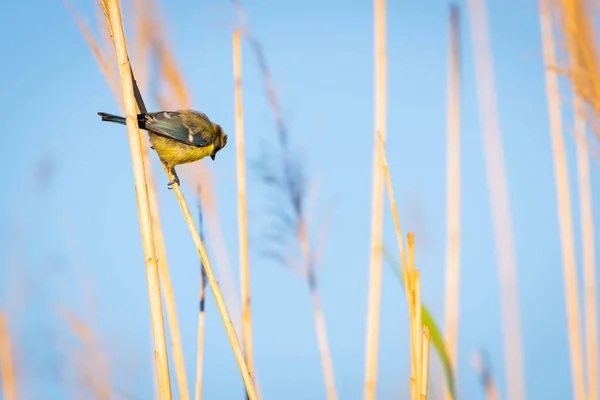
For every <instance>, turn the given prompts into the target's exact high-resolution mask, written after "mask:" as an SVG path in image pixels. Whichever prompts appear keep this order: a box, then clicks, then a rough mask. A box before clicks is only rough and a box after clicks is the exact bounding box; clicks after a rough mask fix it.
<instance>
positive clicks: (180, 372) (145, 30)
mask: <svg viewBox="0 0 600 400" xmlns="http://www.w3.org/2000/svg"><path fill="white" fill-rule="evenodd" d="M141 3H143V1H136V3H135V7H136V13H135V14H136V15H138V18H137V19H136V22H137V26H136V28H137V30H138V32H137V37H136V44H137V46H136V49H137V50H138V52H137V53H138V57H139V58H140V59H141V60H143V57H145V56H147V53H148V47H149V46H148V44H147V42H148V41H149V40H150V37H149V35H150V32H149V26H150V25H152V24H151V22H152V21H149V20H148V18H149V16H148V15H149V11H150V10H149V9H148V7H144V4H141ZM65 4H66V5H67V8H68V9H69V11H70V12H71V14H72V16H73V18H74V19H75V21H76V22H77V24H78V25H79V27H80V29H81V31H82V33H83V35H84V37H85V38H86V41H87V42H88V45H89V46H90V48H91V49H92V52H93V54H94V56H95V58H96V60H97V62H98V64H99V66H100V69H101V71H102V72H103V74H104V77H105V79H106V81H107V83H108V84H109V86H110V88H111V90H112V91H113V94H114V95H115V99H116V100H117V102H118V103H119V105H120V108H121V109H123V99H122V97H120V96H119V95H118V94H117V93H118V90H119V89H118V80H117V76H116V74H115V71H114V69H113V68H111V67H110V63H109V62H108V58H109V57H108V56H107V55H106V54H105V53H104V52H103V51H102V50H101V46H100V45H99V44H98V42H97V41H96V40H95V39H94V37H93V35H92V34H91V32H90V30H89V28H88V27H87V25H86V24H85V23H84V22H83V20H82V19H81V18H80V17H79V16H78V15H77V14H76V13H75V12H74V11H73V10H72V9H71V7H70V5H69V3H68V1H65ZM102 26H104V25H102ZM138 47H139V48H138ZM141 60H140V61H141ZM142 64H144V63H143V62H142ZM142 82H145V78H142ZM135 88H136V83H135V81H134V91H135ZM138 92H139V90H138ZM136 100H137V106H138V107H139V110H140V112H146V111H147V110H146V107H145V105H144V102H143V100H142V99H141V96H139V97H138V96H136ZM141 145H142V154H143V160H144V168H145V171H146V182H147V188H148V199H149V201H150V212H151V215H152V226H153V232H154V238H155V246H156V256H157V259H158V267H159V271H160V277H161V286H162V289H163V292H164V296H165V305H166V309H167V318H168V324H169V330H170V332H171V336H172V341H171V343H172V346H173V361H174V364H175V375H176V379H177V384H178V388H179V393H180V397H181V399H182V400H186V399H188V398H189V393H188V386H187V378H186V372H185V361H184V357H183V349H182V345H181V335H180V332H179V324H178V322H177V321H178V320H177V312H176V305H175V295H174V291H173V287H172V285H171V278H170V274H169V267H168V262H167V256H166V249H165V245H164V238H163V234H162V226H161V223H160V213H159V206H158V201H157V196H156V192H155V189H154V180H153V179H152V171H151V168H150V163H149V161H148V158H147V157H148V148H149V146H148V143H147V141H146V140H141Z"/></svg>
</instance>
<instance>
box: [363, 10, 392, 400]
mask: <svg viewBox="0 0 600 400" xmlns="http://www.w3.org/2000/svg"><path fill="white" fill-rule="evenodd" d="M373 6H374V25H375V32H374V33H375V38H374V41H375V42H374V47H375V54H374V56H375V138H374V139H375V143H374V146H373V178H372V179H373V183H372V185H373V187H372V210H371V259H370V265H369V298H368V304H367V327H366V328H367V329H366V330H367V332H366V349H365V353H366V354H365V387H364V398H365V400H375V398H376V393H377V363H378V358H379V357H378V353H379V320H380V309H381V280H382V271H381V269H382V265H381V261H382V260H381V249H382V231H383V180H382V176H381V169H380V168H381V161H380V155H379V154H380V152H379V150H378V148H379V146H378V145H377V141H378V139H377V135H378V134H381V136H382V138H383V140H385V137H386V119H387V118H386V98H387V94H386V90H387V83H386V82H387V76H386V75H387V67H386V64H387V55H386V15H385V13H386V10H385V0H373Z"/></svg>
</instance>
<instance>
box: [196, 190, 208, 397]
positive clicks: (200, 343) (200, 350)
mask: <svg viewBox="0 0 600 400" xmlns="http://www.w3.org/2000/svg"><path fill="white" fill-rule="evenodd" d="M198 190H200V187H198ZM198 229H199V230H200V238H201V239H202V240H204V235H203V234H202V233H203V231H204V230H203V228H202V206H201V205H200V203H199V202H198ZM205 300H206V272H205V271H204V266H203V265H202V263H200V309H199V311H198V336H197V342H196V343H197V350H196V353H197V355H196V397H195V398H196V400H201V399H202V374H203V370H204V330H205V329H204V326H205V320H206V309H205V307H206V301H205Z"/></svg>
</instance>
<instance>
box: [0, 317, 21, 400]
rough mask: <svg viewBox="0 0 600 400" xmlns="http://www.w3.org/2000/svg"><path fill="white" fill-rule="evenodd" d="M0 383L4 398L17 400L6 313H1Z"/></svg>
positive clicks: (5, 399)
mask: <svg viewBox="0 0 600 400" xmlns="http://www.w3.org/2000/svg"><path fill="white" fill-rule="evenodd" d="M0 383H1V384H2V396H3V397H2V398H3V399H4V400H16V399H17V388H16V386H15V370H14V366H13V359H12V341H11V338H10V332H9V330H8V321H7V318H6V313H4V312H1V311H0Z"/></svg>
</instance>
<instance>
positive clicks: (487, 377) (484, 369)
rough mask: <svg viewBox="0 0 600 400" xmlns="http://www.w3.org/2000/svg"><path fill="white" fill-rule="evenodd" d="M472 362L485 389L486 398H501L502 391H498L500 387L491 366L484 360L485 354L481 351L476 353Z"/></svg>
mask: <svg viewBox="0 0 600 400" xmlns="http://www.w3.org/2000/svg"><path fill="white" fill-rule="evenodd" d="M471 364H472V365H473V368H474V369H475V372H476V373H477V375H479V379H480V381H481V384H482V385H483V388H484V390H485V397H486V399H487V400H500V393H499V392H498V387H497V386H496V383H495V382H494V379H493V377H492V374H491V372H490V369H489V367H488V366H487V365H486V363H485V362H484V360H483V355H482V354H481V353H476V354H475V356H474V357H473V359H472V360H471Z"/></svg>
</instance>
